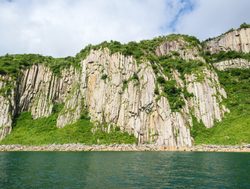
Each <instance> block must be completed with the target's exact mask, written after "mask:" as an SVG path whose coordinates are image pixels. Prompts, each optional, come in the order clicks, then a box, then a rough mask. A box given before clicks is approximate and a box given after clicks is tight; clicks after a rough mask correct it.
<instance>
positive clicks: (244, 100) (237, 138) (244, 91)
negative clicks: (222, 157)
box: [192, 69, 250, 145]
mask: <svg viewBox="0 0 250 189" xmlns="http://www.w3.org/2000/svg"><path fill="white" fill-rule="evenodd" d="M218 75H219V79H220V83H221V84H222V85H223V87H224V88H225V90H226V92H227V94H228V99H227V100H225V105H226V107H227V108H229V109H230V111H231V112H230V113H228V114H226V117H225V118H224V119H223V121H222V122H218V123H216V124H215V126H214V127H213V128H210V129H206V128H205V127H204V126H203V125H202V124H200V123H198V122H197V121H196V120H194V127H193V128H192V135H193V137H194V139H195V143H196V144H230V145H236V144H242V143H250V95H249V94H250V71H249V69H246V70H239V69H232V70H228V71H224V72H223V71H218Z"/></svg>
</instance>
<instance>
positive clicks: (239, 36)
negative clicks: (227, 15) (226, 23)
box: [205, 28, 250, 54]
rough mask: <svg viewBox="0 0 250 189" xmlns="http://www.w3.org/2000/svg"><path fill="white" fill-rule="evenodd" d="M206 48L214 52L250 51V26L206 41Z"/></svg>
mask: <svg viewBox="0 0 250 189" xmlns="http://www.w3.org/2000/svg"><path fill="white" fill-rule="evenodd" d="M205 50H207V51H210V52H211V53H212V54H214V53H218V52H220V51H238V52H243V53H249V52H250V28H240V29H237V30H233V31H230V32H228V33H225V34H223V35H221V36H219V37H216V38H214V39H211V40H208V41H206V42H205Z"/></svg>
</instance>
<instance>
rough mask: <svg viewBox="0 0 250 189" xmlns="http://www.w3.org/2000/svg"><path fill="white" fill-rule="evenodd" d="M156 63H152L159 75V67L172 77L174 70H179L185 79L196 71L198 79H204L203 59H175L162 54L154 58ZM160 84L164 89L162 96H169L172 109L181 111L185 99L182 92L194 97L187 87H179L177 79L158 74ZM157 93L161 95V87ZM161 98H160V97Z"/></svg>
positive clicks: (186, 96) (185, 95)
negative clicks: (186, 75) (167, 79)
mask: <svg viewBox="0 0 250 189" xmlns="http://www.w3.org/2000/svg"><path fill="white" fill-rule="evenodd" d="M154 62H155V64H153V65H152V68H153V70H154V72H155V74H156V75H157V74H158V72H159V69H160V70H162V73H163V74H164V75H165V76H166V77H168V78H171V74H172V71H173V70H177V71H178V72H179V74H180V77H181V79H182V80H183V81H185V74H191V73H194V74H196V76H197V79H199V80H200V81H202V79H203V72H202V68H204V67H205V66H207V65H205V64H204V63H203V62H201V61H197V60H189V61H187V60H183V59H180V58H175V59H173V58H172V57H171V56H162V57H158V58H155V59H154ZM156 81H157V83H158V85H159V86H160V88H161V89H162V93H161V94H160V95H161V96H165V97H167V98H168V100H169V103H170V107H171V109H172V111H179V110H180V109H181V108H182V107H183V106H184V105H185V103H184V99H183V97H182V95H181V94H184V97H185V98H189V97H192V96H193V95H192V94H190V93H188V92H187V89H186V87H184V88H179V87H178V86H177V83H176V81H174V80H169V81H166V80H165V78H164V77H163V76H161V75H160V76H158V77H157V79H156ZM155 94H156V95H159V88H158V86H157V88H156V89H155ZM158 99H159V98H158Z"/></svg>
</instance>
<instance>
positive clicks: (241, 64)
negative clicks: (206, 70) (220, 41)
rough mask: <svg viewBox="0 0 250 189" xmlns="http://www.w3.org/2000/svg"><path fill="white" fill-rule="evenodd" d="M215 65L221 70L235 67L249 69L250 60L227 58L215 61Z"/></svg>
mask: <svg viewBox="0 0 250 189" xmlns="http://www.w3.org/2000/svg"><path fill="white" fill-rule="evenodd" d="M213 66H214V67H215V68H216V69H218V70H221V71H224V70H228V69H233V68H239V69H249V68H250V62H249V61H248V60H246V59H242V58H236V59H230V60H225V61H221V62H217V63H214V64H213Z"/></svg>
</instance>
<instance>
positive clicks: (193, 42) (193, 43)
mask: <svg viewBox="0 0 250 189" xmlns="http://www.w3.org/2000/svg"><path fill="white" fill-rule="evenodd" d="M180 38H182V39H184V41H186V42H188V47H194V46H196V47H198V46H199V45H200V44H201V43H200V41H199V39H197V38H196V37H194V36H189V35H183V34H171V35H168V36H167V40H168V41H175V40H178V39H180Z"/></svg>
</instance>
